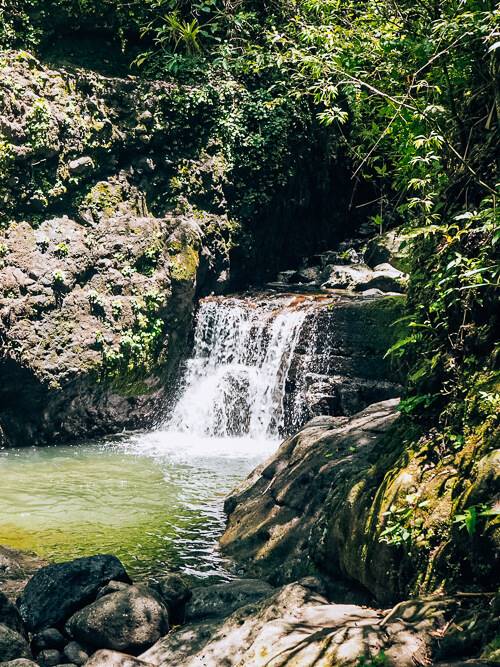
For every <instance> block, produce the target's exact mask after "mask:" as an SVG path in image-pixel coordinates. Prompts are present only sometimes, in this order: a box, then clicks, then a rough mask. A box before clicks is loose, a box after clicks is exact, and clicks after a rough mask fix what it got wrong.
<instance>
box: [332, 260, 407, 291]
mask: <svg viewBox="0 0 500 667" xmlns="http://www.w3.org/2000/svg"><path fill="white" fill-rule="evenodd" d="M328 273H329V276H328V278H327V279H326V281H325V282H324V283H323V285H322V287H324V288H327V289H348V290H351V291H356V292H360V291H366V290H371V289H379V290H381V291H382V292H397V293H400V292H403V291H404V288H405V275H404V274H403V273H402V272H401V271H398V270H397V269H395V268H394V267H393V266H391V265H390V264H380V265H378V266H377V267H376V268H375V270H372V269H371V268H370V267H369V266H367V265H366V264H349V265H345V266H344V265H333V266H330V267H328Z"/></svg>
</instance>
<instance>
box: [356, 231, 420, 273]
mask: <svg viewBox="0 0 500 667" xmlns="http://www.w3.org/2000/svg"><path fill="white" fill-rule="evenodd" d="M409 259H410V256H409V246H408V238H407V237H405V236H404V235H403V234H400V233H399V232H398V230H391V231H389V232H386V233H385V234H381V235H379V236H375V237H374V238H372V239H371V240H370V241H368V243H367V244H366V248H365V251H364V261H365V262H366V263H367V264H368V265H369V266H371V267H375V266H377V265H379V264H382V263H384V262H389V263H390V264H391V265H392V266H394V267H396V269H399V270H400V271H403V272H405V273H406V272H408V271H409Z"/></svg>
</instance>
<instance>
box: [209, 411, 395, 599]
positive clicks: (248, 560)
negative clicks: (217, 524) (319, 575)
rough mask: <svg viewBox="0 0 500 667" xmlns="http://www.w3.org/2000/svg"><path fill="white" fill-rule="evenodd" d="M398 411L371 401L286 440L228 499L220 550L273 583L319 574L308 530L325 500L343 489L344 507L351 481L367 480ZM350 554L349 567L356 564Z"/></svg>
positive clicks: (383, 583)
mask: <svg viewBox="0 0 500 667" xmlns="http://www.w3.org/2000/svg"><path fill="white" fill-rule="evenodd" d="M397 405H398V400H397V399H396V400H388V401H385V402H382V403H377V404H374V405H371V406H370V407H369V408H366V409H365V410H363V411H362V412H360V413H358V414H356V415H354V416H353V417H352V418H350V419H348V420H342V421H339V423H338V424H337V425H335V426H333V427H332V428H329V429H328V430H326V431H325V428H324V426H323V424H318V425H317V426H314V425H311V426H310V427H309V428H304V429H302V430H301V431H300V432H299V433H297V434H296V435H294V436H292V437H290V438H289V439H287V440H285V442H284V443H283V444H282V445H281V447H280V448H279V449H278V451H277V452H276V453H275V455H274V456H272V457H271V458H270V459H269V460H268V461H267V462H266V463H265V464H264V465H263V466H261V467H260V468H258V469H257V470H256V471H255V472H254V473H253V474H252V475H250V476H249V477H248V478H247V480H245V481H244V482H242V484H241V485H240V486H239V487H238V488H237V489H235V491H234V492H233V494H232V495H231V496H230V497H229V498H228V499H227V500H226V503H225V510H226V513H227V514H228V515H229V516H228V524H227V528H226V531H225V533H224V535H223V536H222V538H221V546H222V549H223V552H224V553H226V554H227V555H229V556H230V557H232V558H234V559H235V560H236V561H237V562H238V563H240V564H242V565H243V566H244V568H245V571H246V573H247V574H248V575H249V576H256V577H260V578H265V579H267V580H271V581H273V582H277V583H286V582H287V581H290V580H293V579H295V578H299V577H302V576H305V575H306V574H308V573H310V572H314V571H315V570H316V571H317V569H318V561H319V565H320V566H322V565H323V561H322V560H320V557H319V554H318V550H317V547H318V542H317V540H314V539H311V531H312V530H313V529H314V528H315V527H317V526H319V525H320V524H321V520H322V519H323V516H324V513H325V503H326V501H327V498H328V494H329V492H330V490H331V489H336V490H337V492H338V493H340V489H342V494H345V502H346V505H348V504H349V502H350V501H349V500H348V499H347V497H348V495H349V493H350V492H351V489H352V487H353V485H354V484H355V481H354V480H358V479H364V478H365V477H366V471H367V470H369V469H371V467H372V465H373V457H374V456H377V455H376V454H375V452H376V451H377V446H378V445H379V443H380V442H381V441H382V438H383V436H384V434H385V433H387V432H388V430H389V429H390V428H391V426H392V425H393V424H394V423H395V422H396V420H397V419H398V412H397ZM342 497H343V498H344V495H342ZM336 518H337V520H338V521H339V522H340V521H342V517H341V516H340V515H339V516H338V517H336ZM342 525H344V524H343V523H342ZM346 530H347V528H346ZM355 553H356V552H355V551H354V554H355ZM334 554H335V555H336V557H337V558H339V555H338V552H337V553H336V552H333V551H332V550H330V551H327V552H326V553H325V554H324V555H323V553H322V554H321V557H322V558H324V559H325V565H324V567H325V569H326V567H328V568H329V572H335V571H339V570H335V565H334V563H333V562H332V559H333V556H334ZM354 554H353V556H352V559H353V562H354V561H356V560H358V561H359V558H358V559H357V558H356V556H355V555H354ZM337 568H339V565H337ZM385 579H386V578H385ZM385 579H384V580H380V581H377V590H378V588H381V587H383V586H385V587H386V588H387V592H388V590H389V589H388V586H387V582H386V580H385ZM363 584H365V585H368V582H365V581H363ZM372 585H373V582H372Z"/></svg>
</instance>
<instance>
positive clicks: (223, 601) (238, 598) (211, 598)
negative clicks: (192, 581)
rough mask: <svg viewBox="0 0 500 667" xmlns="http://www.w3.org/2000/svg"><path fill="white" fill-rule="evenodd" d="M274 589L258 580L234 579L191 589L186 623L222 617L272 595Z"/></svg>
mask: <svg viewBox="0 0 500 667" xmlns="http://www.w3.org/2000/svg"><path fill="white" fill-rule="evenodd" d="M273 591H274V589H273V588H272V586H270V585H269V584H268V583H266V582H265V581H261V580H259V579H236V580H234V581H229V582H227V583H225V584H215V585H213V586H200V587H198V588H193V591H192V592H193V596H192V598H191V600H190V601H189V603H188V605H187V607H186V621H187V622H190V621H197V620H201V619H206V618H211V617H223V616H228V615H229V614H231V613H232V612H233V611H234V610H235V609H238V608H239V607H243V606H244V605H246V604H249V603H250V602H256V601H257V600H260V599H262V598H264V597H268V596H269V595H271V594H272V593H273Z"/></svg>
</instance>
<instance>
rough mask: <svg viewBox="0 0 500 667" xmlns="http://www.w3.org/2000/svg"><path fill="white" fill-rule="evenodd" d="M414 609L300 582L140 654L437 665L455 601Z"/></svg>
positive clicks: (212, 661)
mask: <svg viewBox="0 0 500 667" xmlns="http://www.w3.org/2000/svg"><path fill="white" fill-rule="evenodd" d="M408 605H409V606H411V607H412V609H413V613H412V614H411V615H409V616H408V617H405V621H404V623H403V622H401V620H400V619H397V618H395V619H393V620H390V619H387V620H386V616H387V614H386V613H384V612H383V611H381V610H377V609H370V608H369V607H362V606H358V605H353V604H330V603H329V602H328V600H326V599H325V598H324V597H323V596H322V595H321V593H319V592H318V591H317V590H316V586H312V587H311V586H309V585H304V583H302V582H295V583H291V584H288V585H286V586H284V587H283V588H280V589H278V590H276V591H275V592H274V593H273V594H272V595H271V596H268V597H266V598H264V599H262V600H261V601H259V602H255V603H252V604H248V605H246V606H244V607H241V608H239V609H238V610H237V611H235V612H234V613H233V614H231V615H230V616H229V617H227V618H225V619H220V620H218V621H216V622H212V623H195V624H192V625H186V626H184V627H182V628H180V629H179V630H178V631H177V632H172V633H170V634H168V635H167V636H166V637H164V638H163V639H161V640H160V641H159V642H157V643H156V644H155V645H154V646H153V647H151V648H150V649H149V650H148V651H146V652H145V653H143V654H142V655H141V656H139V657H140V658H141V659H143V660H147V661H150V662H151V663H153V664H154V665H165V666H167V665H175V667H220V666H221V665H224V666H225V667H236V666H237V667H265V666H266V665H297V667H298V666H300V667H317V665H345V667H358V666H359V665H360V664H362V659H363V658H366V657H367V656H368V655H369V656H370V657H372V658H375V657H376V656H379V655H380V654H381V653H382V652H384V653H385V654H386V655H387V661H386V663H384V664H387V665H388V666H389V665H390V667H413V666H414V665H415V664H431V662H430V659H429V658H430V656H431V647H432V645H433V644H434V635H435V633H436V632H438V631H439V630H440V629H442V628H443V627H445V626H446V618H447V616H446V615H447V614H449V613H450V612H452V610H453V609H454V607H453V604H451V605H450V604H449V601H448V600H446V599H444V600H437V601H434V602H429V601H426V600H412V601H411V602H410V603H408Z"/></svg>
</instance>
